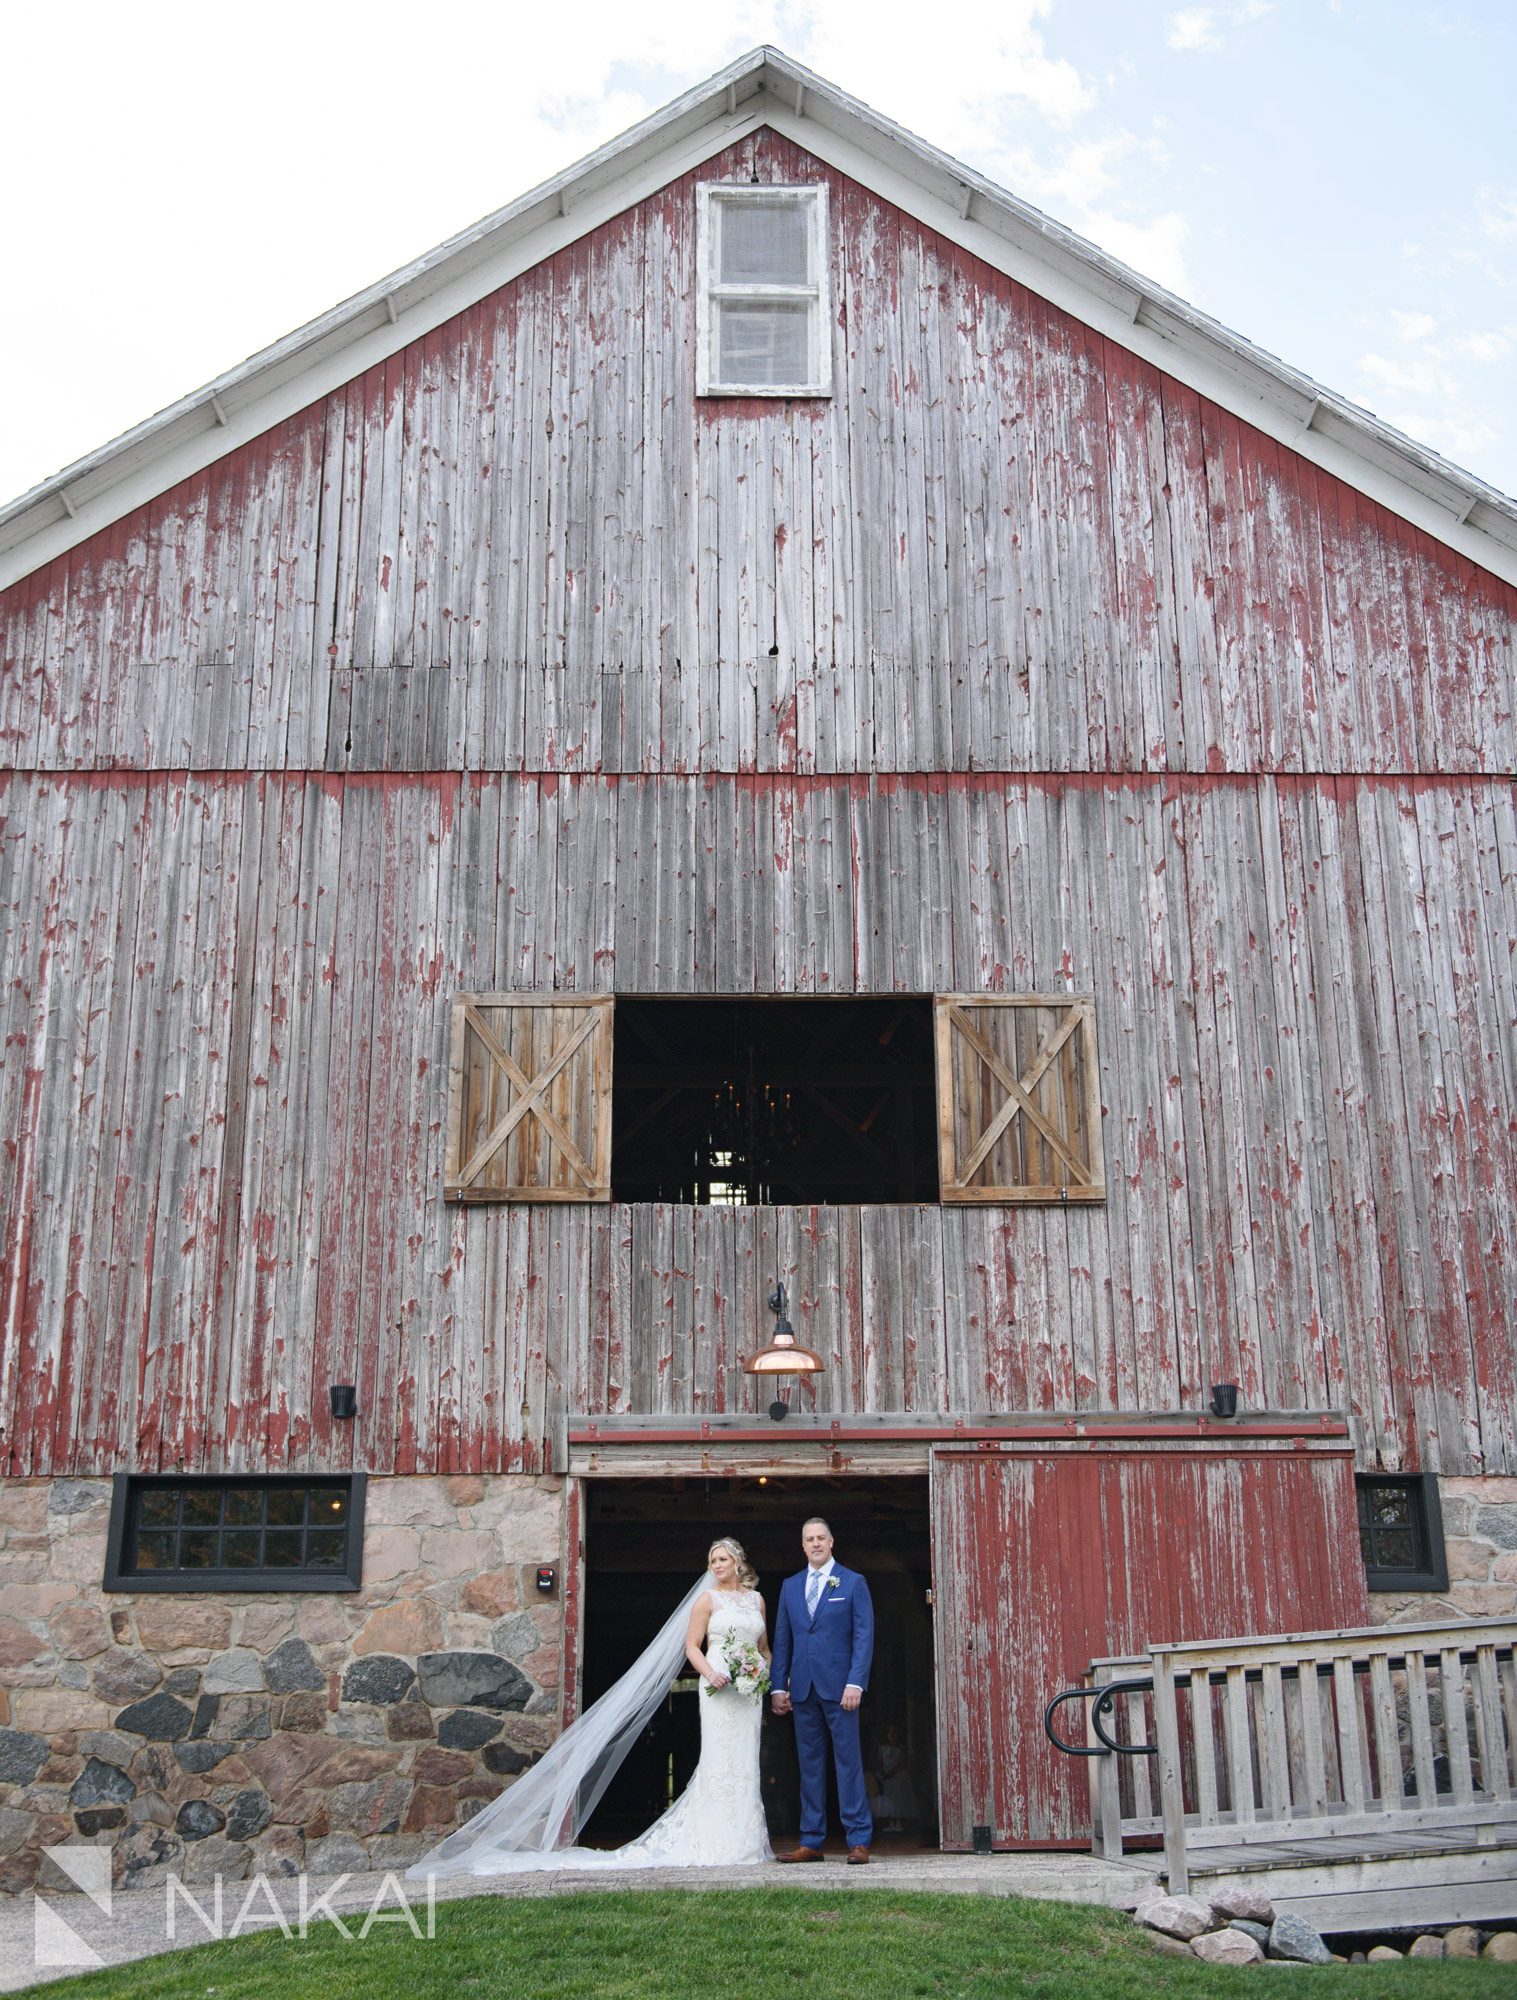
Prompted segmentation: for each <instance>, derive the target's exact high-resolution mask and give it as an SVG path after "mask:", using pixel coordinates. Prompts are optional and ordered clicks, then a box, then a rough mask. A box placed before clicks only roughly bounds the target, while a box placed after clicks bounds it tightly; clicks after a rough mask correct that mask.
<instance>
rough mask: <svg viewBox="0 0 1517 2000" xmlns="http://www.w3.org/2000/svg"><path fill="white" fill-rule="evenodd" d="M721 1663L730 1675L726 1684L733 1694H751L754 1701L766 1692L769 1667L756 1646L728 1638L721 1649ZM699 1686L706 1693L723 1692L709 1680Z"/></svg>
mask: <svg viewBox="0 0 1517 2000" xmlns="http://www.w3.org/2000/svg"><path fill="white" fill-rule="evenodd" d="M722 1665H723V1666H724V1667H725V1668H726V1669H727V1672H728V1674H729V1675H730V1677H731V1678H730V1679H729V1681H728V1683H727V1686H728V1687H729V1688H730V1689H731V1690H732V1692H733V1693H734V1694H745V1695H751V1696H752V1697H753V1699H754V1700H755V1701H762V1700H763V1698H764V1696H765V1695H766V1694H768V1692H769V1669H768V1668H767V1667H766V1666H765V1665H764V1656H763V1654H762V1653H761V1652H760V1651H759V1649H758V1647H757V1646H755V1645H752V1644H751V1643H749V1644H742V1643H740V1642H739V1641H737V1640H735V1639H733V1640H729V1641H728V1642H727V1645H726V1646H725V1648H724V1649H723V1656H722ZM701 1686H702V1687H703V1688H704V1689H705V1691H706V1693H707V1694H717V1693H721V1692H725V1690H721V1689H717V1688H714V1687H713V1686H712V1685H711V1683H710V1681H702V1683H701Z"/></svg>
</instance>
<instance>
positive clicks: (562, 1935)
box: [28, 1889, 1512, 2000]
mask: <svg viewBox="0 0 1517 2000" xmlns="http://www.w3.org/2000/svg"><path fill="white" fill-rule="evenodd" d="M1250 1979H1252V1980H1262V1981H1264V1983H1265V1985H1266V1987H1267V1988H1268V1990H1269V1991H1270V1992H1271V1993H1273V1992H1274V1991H1276V1983H1277V1982H1278V1981H1281V1980H1287V1981H1290V1982H1291V1984H1292V1987H1293V1988H1294V1986H1295V1985H1296V1983H1297V1982H1301V1981H1305V1982H1307V1983H1309V1985H1310V1987H1311V1990H1312V1992H1313V1993H1314V1994H1317V1995H1337V1994H1340V1993H1342V1994H1348V1993H1353V1994H1356V1995H1358V1996H1361V2000H1379V1996H1381V1995H1390V1994H1395V1995H1397V1996H1398V2000H1432V1996H1438V2000H1462V1996H1464V1995H1466V1994H1480V1995H1482V1996H1489V2000H1497V1996H1498V1995H1500V1994H1502V1993H1509V1992H1510V1991H1511V1990H1512V1988H1511V1968H1510V1966H1501V1965H1495V1964H1490V1963H1479V1962H1477V1963H1473V1964H1471V1963H1459V1962H1452V1961H1426V1960H1408V1961H1405V1962H1403V1963H1401V1964H1396V1965H1384V1966H1330V1967H1323V1968H1321V1969H1320V1970H1318V1969H1308V1968H1306V1967H1294V1968H1291V1967H1279V1968H1272V1969H1266V1968H1262V1967H1255V1968H1251V1969H1248V1970H1245V1971H1231V1970H1224V1969H1221V1968H1218V1967H1214V1966H1207V1965H1203V1964H1201V1963H1200V1961H1199V1960H1197V1961H1196V1962H1195V1963H1193V1964H1186V1963H1184V1962H1183V1961H1181V1960H1178V1959H1174V1958H1167V1957H1164V1956H1161V1955H1160V1954H1159V1953H1158V1952H1156V1951H1155V1950H1154V1949H1153V1947H1152V1946H1151V1945H1150V1944H1149V1943H1148V1942H1147V1941H1146V1940H1145V1938H1144V1937H1143V1936H1142V1935H1141V1934H1140V1933H1139V1932H1137V1931H1136V1930H1135V1929H1134V1927H1133V1925H1132V1923H1131V1921H1130V1920H1129V1919H1128V1918H1127V1917H1124V1916H1122V1915H1119V1914H1116V1913H1114V1912H1112V1911H1108V1910H1100V1909H1093V1908H1091V1907H1089V1906H1086V1905H1072V1904H1066V1903H1041V1902H1038V1903H1035V1902H1024V1901H1022V1900H1020V1899H1017V1898H1011V1897H990V1896H935V1895H925V1894H901V1893H899V1892H894V1891H888V1890H849V1891H844V1892H842V1893H840V1894H839V1895H837V1896H836V1897H831V1896H828V1895H827V1894H826V1892H825V1891H823V1892H820V1893H818V1892H815V1891H809V1890H804V1889H754V1890H708V1891H690V1890H666V1891H663V1892H653V1893H647V1892H638V1893H632V1892H625V1891H623V1892H613V1893H605V1892H601V1891H597V1892H594V1893H589V1894H584V1895H577V1896H552V1897H533V1898H528V1899H521V1898H513V1899H511V1900H505V1899H498V1898H494V1897H482V1898H478V1899H475V1900H472V1901H468V1902H460V1903H451V1904H444V1905H439V1907H438V1910H437V1935H436V1937H435V1938H433V1939H429V1940H425V1941H418V1940H417V1939H415V1938H413V1937H412V1936H411V1935H410V1933H409V1932H408V1931H407V1930H405V1929H403V1928H400V1927H397V1926H393V1925H376V1926H375V1928H374V1929H373V1930H372V1931H371V1932H370V1935H369V1937H368V1938H367V1939H366V1940H364V1941H362V1942H359V1941H357V1940H355V1941H354V1942H353V1943H351V1944H350V1943H346V1942H344V1940H343V1939H342V1937H341V1936H340V1935H339V1934H338V1933H337V1932H336V1931H335V1930H333V1929H332V1928H331V1926H330V1925H326V1924H317V1925H313V1926H312V1929H311V1934H310V1936H309V1938H308V1939H306V1940H305V1941H304V1942H301V1941H299V1940H296V1941H293V1942H287V1941H286V1940H285V1939H284V1938H283V1937H281V1936H280V1935H279V1933H278V1932H277V1931H276V1932H273V1933H265V1934H263V1935H261V1936H254V1937H244V1938H239V1939H236V1940H230V1939H229V1940H227V1941H225V1942H223V1943H218V1944H206V1945H201V1946H199V1947H197V1948H196V1949H194V1950H190V1951H182V1952H177V1953H175V1954H173V1955H172V1956H170V1957H160V1958H152V1959H144V1960H143V1961H141V1962H140V1963H138V1964H135V1965H128V1966H123V1967H121V1968H120V1969H119V1970H114V1971H108V1972H96V1973H88V1974H86V1975H84V1976H83V1977H82V1978H77V1979H68V1980H62V1981H59V1982H57V1983H56V1984H53V1985H49V1986H46V1987H32V1988H29V1989H28V1991H30V1992H32V1993H37V1994H41V1993H46V1994H47V1995H48V1996H50V2000H206V1996H208V1995H209V1996H212V2000H265V1996H267V2000H350V1996H351V2000H392V1996H393V2000H444V1996H447V2000H468V1996H471V1995H475V1994H477V1995H478V1996H479V2000H538V1996H552V2000H684V1996H686V1995H689V1996H691V2000H697V1996H698V2000H778V1996H782V1995H783V1996H786V2000H794V1996H799V1995H805V1996H812V1995H815V1996H817V2000H892V1996H895V1995H897V1994H900V1995H915V1994H923V1995H938V1994H942V1995H965V1996H973V2000H988V1996H990V1995H993V1994H1007V1993H1018V1994H1020V1993H1028V1994H1037V1995H1039V1996H1040V2000H1066V1996H1067V2000H1155V1996H1158V1995H1165V1994H1175V1995H1185V1996H1190V2000H1206V1996H1210V1995H1213V1994H1215V1995H1222V1994H1227V1995H1236V1993H1237V1992H1238V1988H1239V1982H1240V1980H1250Z"/></svg>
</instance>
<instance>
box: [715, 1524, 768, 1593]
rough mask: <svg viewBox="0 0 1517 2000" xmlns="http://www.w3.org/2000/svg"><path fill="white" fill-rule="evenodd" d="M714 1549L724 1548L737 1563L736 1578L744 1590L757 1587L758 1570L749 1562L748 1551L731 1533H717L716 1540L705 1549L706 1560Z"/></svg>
mask: <svg viewBox="0 0 1517 2000" xmlns="http://www.w3.org/2000/svg"><path fill="white" fill-rule="evenodd" d="M716 1549H725V1550H726V1551H727V1553H728V1555H729V1556H731V1558H732V1560H733V1561H734V1562H735V1563H736V1564H737V1580H738V1582H739V1583H740V1584H741V1585H742V1587H743V1589H744V1590H757V1589H758V1571H757V1570H756V1569H755V1568H754V1567H753V1564H752V1563H751V1562H749V1560H748V1551H747V1550H746V1549H745V1548H744V1547H743V1545H742V1543H741V1542H739V1541H736V1540H734V1539H733V1537H732V1536H731V1535H718V1536H717V1538H716V1540H715V1541H714V1542H713V1543H712V1544H711V1547H710V1548H709V1549H707V1551H706V1560H707V1561H708V1562H709V1561H710V1560H711V1556H712V1553H713V1551H715V1550H716Z"/></svg>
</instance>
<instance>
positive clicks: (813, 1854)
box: [774, 1847, 868, 1861]
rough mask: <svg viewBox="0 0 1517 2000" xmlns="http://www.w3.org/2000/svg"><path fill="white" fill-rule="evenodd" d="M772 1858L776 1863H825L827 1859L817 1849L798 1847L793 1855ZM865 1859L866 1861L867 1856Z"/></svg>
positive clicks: (780, 1855) (778, 1855) (777, 1855)
mask: <svg viewBox="0 0 1517 2000" xmlns="http://www.w3.org/2000/svg"><path fill="white" fill-rule="evenodd" d="M774 1858H775V1860H776V1861H825V1860H826V1859H827V1857H826V1855H825V1854H823V1852H822V1850H821V1849H820V1848H819V1847H798V1848H796V1850H795V1852H794V1853H793V1854H776V1855H775V1857H774ZM850 1858H851V1857H850ZM865 1859H866V1860H867V1859H868V1856H867V1855H866V1856H865Z"/></svg>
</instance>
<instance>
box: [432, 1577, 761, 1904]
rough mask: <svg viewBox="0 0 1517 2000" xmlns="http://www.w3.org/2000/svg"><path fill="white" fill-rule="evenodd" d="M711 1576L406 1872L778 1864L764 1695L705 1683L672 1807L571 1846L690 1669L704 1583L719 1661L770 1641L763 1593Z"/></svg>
mask: <svg viewBox="0 0 1517 2000" xmlns="http://www.w3.org/2000/svg"><path fill="white" fill-rule="evenodd" d="M713 1582H714V1580H713V1579H712V1578H711V1577H710V1576H709V1575H707V1576H706V1577H704V1578H703V1579H702V1581H701V1584H699V1585H697V1587H696V1589H695V1590H693V1591H691V1593H690V1595H689V1596H688V1597H686V1598H685V1599H684V1601H683V1602H682V1603H681V1604H680V1605H678V1606H677V1607H676V1608H675V1611H674V1612H673V1614H672V1615H671V1616H670V1618H669V1619H668V1620H667V1621H666V1623H665V1625H664V1626H663V1628H662V1630H661V1631H660V1633H659V1635H658V1637H657V1638H656V1639H655V1640H654V1641H653V1643H652V1644H651V1645H650V1646H649V1647H648V1648H647V1649H646V1650H645V1651H644V1652H643V1653H642V1654H641V1655H640V1656H639V1658H638V1659H637V1660H636V1661H634V1662H633V1664H632V1666H631V1667H630V1668H629V1669H628V1670H627V1672H626V1673H625V1674H624V1675H623V1676H622V1679H621V1680H620V1681H618V1682H617V1683H616V1685H615V1686H614V1687H612V1688H610V1689H608V1690H607V1692H606V1694H604V1695H603V1696H602V1697H601V1698H600V1700H599V1701H597V1702H595V1703H593V1704H592V1706H591V1707H590V1708H589V1709H587V1710H586V1711H585V1713H584V1715H583V1716H581V1717H580V1719H579V1721H578V1722H577V1723H574V1724H572V1725H571V1726H570V1727H569V1728H568V1729H566V1730H565V1731H564V1733H563V1735H562V1736H561V1737H560V1738H559V1740H558V1742H557V1743H556V1744H555V1745H554V1746H553V1748H552V1749H551V1750H550V1751H549V1752H548V1753H547V1755H546V1756H545V1757H544V1758H543V1759H542V1761H541V1762H540V1763H539V1764H538V1765H536V1766H535V1767H534V1768H533V1769H531V1770H529V1771H527V1772H526V1773H524V1775H523V1776H522V1777H521V1778H519V1779H518V1780H517V1781H516V1783H515V1784H514V1785H512V1786H510V1787H508V1788H507V1790H506V1791H505V1792H503V1793H502V1794H501V1796H500V1797H499V1798H498V1799H496V1800H494V1801H493V1802H492V1803H491V1804H490V1805H488V1806H486V1807H485V1809H484V1811H483V1812H481V1813H479V1814H478V1815H477V1816H476V1817H475V1818H474V1819H473V1820H470V1821H468V1822H467V1823H466V1824H465V1825H463V1826H462V1827H460V1828H459V1829H458V1831H457V1832H456V1833H451V1834H449V1835H448V1837H447V1839H446V1840H444V1841H443V1842H442V1843H441V1844H440V1845H439V1846H437V1847H435V1848H433V1849H432V1851H431V1853H430V1854H426V1855H423V1857H422V1858H421V1860H420V1861H417V1862H414V1863H413V1864H412V1866H411V1867H409V1868H408V1869H407V1870H406V1874H407V1876H408V1877H410V1878H411V1879H413V1880H418V1881H419V1880H423V1879H425V1878H426V1877H427V1876H441V1875H505V1874H515V1873H517V1872H519V1871H523V1870H536V1869H545V1868H554V1869H564V1868H568V1869H576V1870H578V1869H591V1868H734V1867H740V1866H743V1865H744V1864H747V1863H752V1862H762V1861H772V1860H773V1859H774V1853H773V1849H772V1848H771V1847H770V1845H769V1832H768V1828H767V1826H766V1824H765V1821H764V1802H763V1794H762V1792H761V1790H760V1787H759V1731H760V1729H761V1727H762V1724H763V1716H764V1704H763V1700H762V1699H761V1698H760V1697H759V1696H758V1695H756V1694H745V1693H740V1692H739V1691H738V1689H737V1688H736V1687H732V1686H729V1687H725V1688H720V1689H717V1690H714V1691H712V1692H709V1693H708V1692H707V1690H706V1685H705V1683H704V1682H703V1683H702V1686H701V1689H700V1691H699V1693H698V1694H697V1695H696V1700H697V1701H698V1702H699V1703H700V1715H701V1755H700V1762H699V1763H698V1764H697V1765H696V1767H695V1773H694V1775H693V1776H692V1778H691V1780H690V1783H689V1784H688V1785H687V1786H686V1787H685V1789H684V1791H683V1792H682V1793H681V1794H680V1796H679V1797H678V1798H677V1799H676V1800H675V1801H674V1804H673V1805H672V1806H670V1808H669V1810H668V1811H667V1812H666V1813H664V1814H662V1815H661V1817H660V1818H658V1819H656V1820H655V1821H654V1822H653V1824H652V1826H650V1827H649V1828H648V1829H647V1831H646V1832H645V1833H640V1834H639V1835H638V1837H637V1838H636V1840H631V1841H628V1843H627V1844H626V1846H625V1847H615V1848H598V1847H577V1846H571V1845H569V1844H568V1842H569V1841H571V1840H572V1839H573V1837H574V1835H575V1834H577V1833H578V1832H579V1830H580V1828H581V1827H582V1826H583V1825H584V1823H585V1821H586V1820H587V1819H588V1818H589V1816H590V1814H591V1812H593V1810H594V1808H595V1805H596V1802H597V1801H598V1800H599V1798H600V1797H601V1795H602V1793H603V1792H604V1790H605V1787H606V1785H607V1784H608V1783H609V1782H610V1779H611V1777H612V1775H613V1774H614V1773H615V1771H616V1769H617V1767H618V1766H619V1765H620V1763H621V1761H622V1759H623V1758H624V1757H625V1756H626V1753H627V1751H628V1749H630V1747H631V1745H632V1743H633V1742H634V1741H635V1740H636V1737H637V1734H638V1732H639V1731H640V1730H641V1729H642V1728H643V1727H644V1726H645V1725H646V1723H647V1721H648V1719H649V1718H650V1716H651V1715H652V1713H653V1711H654V1709H655V1708H656V1707H657V1706H658V1705H659V1703H660V1702H661V1701H662V1700H663V1699H664V1698H665V1696H666V1695H667V1693H668V1690H669V1687H670V1684H671V1682H672V1681H673V1679H674V1676H675V1674H676V1673H677V1672H678V1671H679V1670H680V1668H681V1667H686V1663H685V1656H684V1637H685V1630H686V1626H687V1624H688V1620H689V1614H690V1610H691V1607H692V1605H693V1604H694V1603H695V1602H696V1600H697V1598H698V1596H699V1594H700V1590H701V1589H702V1588H710V1589H711V1616H710V1619H709V1621H708V1624H707V1629H706V1656H707V1658H708V1659H709V1660H711V1661H713V1662H714V1663H716V1664H718V1665H720V1666H723V1667H725V1665H726V1663H727V1658H728V1648H729V1647H739V1646H753V1647H757V1646H759V1645H760V1644H761V1643H762V1641H763V1637H764V1605H763V1599H762V1598H761V1597H760V1596H759V1594H758V1592H757V1591H756V1590H718V1589H715V1588H714V1587H712V1586H713ZM686 1671H688V1667H686Z"/></svg>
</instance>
